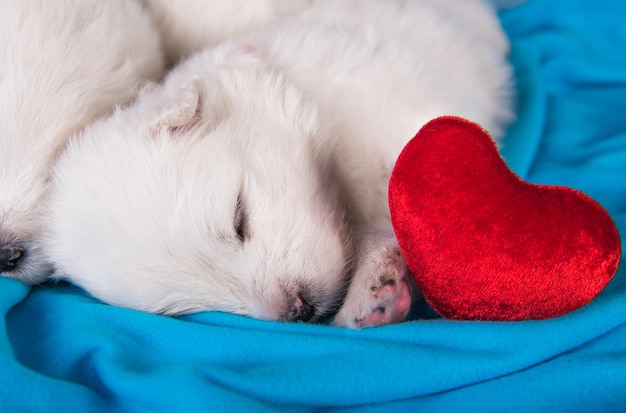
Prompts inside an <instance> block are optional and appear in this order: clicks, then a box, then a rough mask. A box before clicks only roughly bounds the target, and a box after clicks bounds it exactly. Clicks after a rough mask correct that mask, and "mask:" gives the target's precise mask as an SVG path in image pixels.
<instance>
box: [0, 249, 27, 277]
mask: <svg viewBox="0 0 626 413" xmlns="http://www.w3.org/2000/svg"><path fill="white" fill-rule="evenodd" d="M23 254H24V251H22V250H21V249H19V248H14V247H0V272H11V271H14V270H16V269H17V265H18V263H19V262H20V260H21V258H22V256H23Z"/></svg>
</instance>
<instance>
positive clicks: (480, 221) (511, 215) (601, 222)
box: [389, 117, 621, 320]
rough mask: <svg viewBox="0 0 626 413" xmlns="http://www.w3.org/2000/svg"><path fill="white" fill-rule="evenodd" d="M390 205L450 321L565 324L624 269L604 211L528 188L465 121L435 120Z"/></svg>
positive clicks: (410, 259)
mask: <svg viewBox="0 0 626 413" xmlns="http://www.w3.org/2000/svg"><path fill="white" fill-rule="evenodd" d="M389 206H390V210H391V218H392V223H393V226H394V229H395V232H396V236H397V238H398V242H399V244H400V247H401V250H402V252H403V254H404V257H405V259H406V262H407V265H408V267H409V269H410V270H411V272H412V273H413V275H414V277H415V279H416V281H417V284H418V286H419V287H420V289H421V291H422V293H423V294H424V297H425V298H426V300H427V301H428V303H429V304H430V305H431V306H432V307H433V309H434V310H435V311H437V312H438V313H439V314H441V315H442V316H444V317H448V318H454V319H461V320H525V319H544V318H550V317H557V316H560V315H563V314H565V313H568V312H570V311H573V310H575V309H577V308H580V307H582V306H584V305H586V304H588V303H589V302H590V301H591V300H592V299H593V298H594V297H595V296H596V295H598V294H599V293H600V291H602V289H603V288H604V287H605V286H606V285H607V284H608V282H609V281H610V280H611V279H612V278H613V276H614V275H615V273H616V271H617V267H618V265H619V260H620V256H621V245H620V238H619V234H618V232H617V229H616V227H615V224H614V223H613V221H612V220H611V217H610V216H609V214H608V213H607V212H606V211H605V210H604V209H603V208H602V207H601V206H600V205H599V204H598V203H596V202H595V201H594V200H592V199H591V198H589V197H588V196H586V195H584V194H583V193H581V192H579V191H576V190H573V189H570V188H565V187H556V186H542V185H534V184H531V183H528V182H525V181H523V180H521V179H520V178H519V177H517V176H516V175H515V174H514V173H513V172H512V171H511V170H510V169H509V168H508V167H507V166H506V164H505V162H504V160H503V159H502V158H501V157H500V155H499V153H498V150H497V148H496V145H495V143H494V142H493V140H492V139H491V137H490V136H489V135H488V134H487V133H486V132H485V131H484V130H482V129H481V128H480V127H479V126H478V125H476V124H474V123H471V122H469V121H466V120H464V119H459V118H454V117H442V118H438V119H435V120H433V121H431V122H430V123H428V124H427V125H425V126H424V127H423V128H422V129H421V130H420V131H419V133H418V134H417V135H416V137H415V138H414V139H413V140H411V141H410V142H409V143H408V144H407V146H406V147H405V148H404V150H403V152H402V153H401V154H400V157H399V158H398V161H397V163H396V166H395V168H394V170H393V173H392V175H391V180H390V183H389Z"/></svg>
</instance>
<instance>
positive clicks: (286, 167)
mask: <svg viewBox="0 0 626 413" xmlns="http://www.w3.org/2000/svg"><path fill="white" fill-rule="evenodd" d="M507 52H508V43H507V40H506V38H505V36H504V35H503V33H502V31H501V29H500V27H499V24H498V21H497V19H496V16H495V15H494V13H493V11H492V10H491V9H490V8H489V7H487V6H486V5H485V4H483V3H481V2H479V1H477V0H465V1H463V2H459V1H456V0H429V1H427V0H421V1H418V0H414V1H399V0H394V1H391V0H389V1H378V0H342V1H337V0H319V1H315V2H314V4H313V5H311V6H310V7H309V8H308V9H306V10H305V11H303V12H301V13H297V14H296V15H294V16H292V17H291V18H288V19H286V20H284V21H282V22H280V23H276V24H274V25H272V26H268V27H266V28H264V29H261V30H259V31H256V32H254V33H251V34H250V35H246V36H243V37H240V38H237V39H234V40H232V41H229V42H227V43H224V44H221V45H219V46H217V47H215V48H212V49H209V50H206V51H204V52H202V53H200V54H198V55H195V56H194V57H192V58H190V59H189V60H187V61H186V62H184V63H183V64H181V65H180V66H179V67H177V68H175V69H174V70H173V71H172V72H171V73H170V75H169V76H168V77H167V79H166V80H165V82H164V84H163V85H161V86H159V87H155V88H154V89H152V90H145V91H144V92H143V93H142V95H141V96H140V98H139V99H138V101H137V102H136V103H135V104H134V105H133V106H132V107H129V108H128V109H125V110H119V111H116V113H115V114H114V115H113V116H112V117H111V118H110V119H107V120H105V121H102V122H98V123H97V124H95V125H93V126H91V127H89V128H88V129H86V130H85V131H84V133H83V134H82V136H81V139H78V140H75V141H73V143H72V144H71V145H70V147H69V149H68V150H67V152H66V153H65V154H64V156H63V158H62V160H61V162H60V165H59V168H58V170H57V174H56V192H55V195H54V208H53V210H54V215H53V217H52V220H51V222H50V250H51V251H52V253H53V254H52V256H53V257H54V259H55V262H56V265H57V268H58V277H60V278H66V279H69V280H71V281H73V282H75V283H77V284H79V285H81V286H83V287H84V288H85V289H86V290H87V291H89V292H90V293H92V294H93V295H94V296H96V297H98V298H100V299H102V300H104V301H106V302H109V303H113V304H117V305H121V306H127V307H132V308H137V309H141V310H146V311H151V312H157V313H165V314H175V313H185V312H194V311H202V310H219V311H226V312H232V313H237V314H243V315H248V316H252V317H257V318H261V319H269V320H291V321H296V320H298V321H309V322H318V321H321V320H324V319H325V318H327V317H331V316H334V324H336V325H342V326H349V327H361V326H366V325H379V324H387V323H392V322H398V321H402V320H403V319H404V318H405V317H406V315H407V312H408V311H409V306H410V302H411V288H410V287H409V282H408V280H407V279H408V278H410V277H409V275H408V274H407V271H406V268H405V264H404V261H403V259H402V257H401V255H400V251H399V248H398V246H397V242H396V240H395V238H394V235H393V230H392V228H391V225H390V222H389V211H388V207H387V181H388V178H389V175H390V172H391V169H392V167H393V164H394V162H395V159H396V157H397V156H398V154H399V152H400V150H401V149H402V147H403V146H404V145H405V144H406V142H407V141H408V140H409V139H410V138H411V137H413V135H414V134H415V133H416V132H417V131H418V129H419V128H420V127H421V126H422V125H423V124H424V123H426V122H427V121H429V120H430V119H432V118H434V117H437V116H440V115H459V116H465V117H467V118H469V119H472V120H474V121H477V122H479V123H481V124H482V125H483V126H484V127H485V128H487V129H488V130H489V131H491V132H492V133H493V134H494V135H495V136H499V135H501V134H502V132H503V128H504V125H505V124H506V123H507V122H508V121H509V120H510V119H511V117H512V108H511V100H512V99H511V98H512V94H513V92H512V86H511V83H512V82H511V76H512V75H511V69H510V67H509V65H508V63H507V61H506V55H507ZM346 291H347V292H346ZM339 307H341V309H340V310H339V311H338V312H337V310H338V309H339Z"/></svg>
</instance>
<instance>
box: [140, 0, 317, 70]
mask: <svg viewBox="0 0 626 413" xmlns="http://www.w3.org/2000/svg"><path fill="white" fill-rule="evenodd" d="M309 2H310V0H211V1H210V2H207V1H206V0H175V1H172V0H144V3H145V5H146V7H147V9H148V10H149V12H150V14H151V15H152V18H153V20H154V22H155V23H156V25H157V29H158V30H159V32H160V34H161V40H162V45H163V50H164V52H165V57H166V59H167V62H168V65H173V64H176V63H178V62H180V61H181V60H182V59H184V58H186V57H188V56H190V55H191V54H193V53H195V52H199V51H200V50H202V49H204V48H206V47H208V46H212V45H215V44H216V43H218V42H220V41H222V40H224V39H226V38H228V37H232V36H235V35H237V34H240V33H242V32H245V31H247V30H250V29H252V28H254V27H260V26H263V25H266V24H268V23H271V22H275V21H279V20H280V19H282V18H284V17H285V16H288V15H290V14H292V13H295V12H296V11H298V10H301V9H303V8H304V7H305V6H306V5H307V4H308V3H309Z"/></svg>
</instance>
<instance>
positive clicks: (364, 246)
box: [333, 222, 421, 328]
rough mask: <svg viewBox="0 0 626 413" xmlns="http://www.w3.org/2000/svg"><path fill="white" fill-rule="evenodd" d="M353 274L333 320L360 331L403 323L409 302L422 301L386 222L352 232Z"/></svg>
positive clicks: (339, 324) (391, 230)
mask: <svg viewBox="0 0 626 413" xmlns="http://www.w3.org/2000/svg"><path fill="white" fill-rule="evenodd" d="M354 235H355V242H356V244H357V248H356V253H355V254H356V256H355V266H354V274H353V278H352V281H351V283H350V286H349V288H348V293H347V295H346V298H345V301H344V304H343V306H342V307H341V309H340V310H339V312H338V313H337V315H336V316H335V318H334V320H333V324H334V325H337V326H344V327H351V328H361V327H367V326H376V325H384V324H393V323H400V322H402V321H404V320H405V319H406V317H407V315H408V313H409V310H410V308H411V303H412V301H414V300H416V299H420V298H421V294H420V293H419V291H418V290H417V287H416V286H415V282H414V281H413V277H412V276H411V274H410V273H409V271H408V269H407V267H406V264H405V262H404V259H403V257H402V254H401V252H400V247H399V246H398V242H397V241H396V238H395V235H394V233H393V229H392V228H391V224H390V223H389V222H379V223H376V224H373V225H369V226H364V227H361V228H358V229H357V230H356V231H355V234H354Z"/></svg>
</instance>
